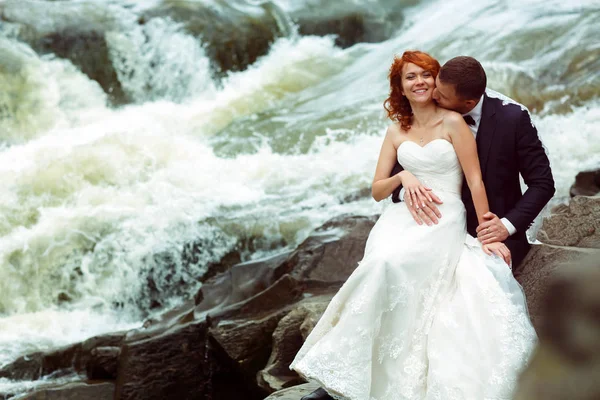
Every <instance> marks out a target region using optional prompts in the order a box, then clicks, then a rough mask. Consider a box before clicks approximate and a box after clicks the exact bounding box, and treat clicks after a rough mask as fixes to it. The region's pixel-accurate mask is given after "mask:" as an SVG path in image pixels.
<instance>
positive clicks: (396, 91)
mask: <svg viewBox="0 0 600 400" xmlns="http://www.w3.org/2000/svg"><path fill="white" fill-rule="evenodd" d="M407 63H413V64H415V65H418V66H419V67H421V68H423V69H425V70H428V71H430V72H431V74H432V75H433V79H435V78H436V77H437V75H438V73H439V72H440V63H439V62H438V60H436V59H435V58H433V57H431V56H430V55H429V54H427V53H425V52H422V51H418V50H412V51H405V52H404V53H403V54H402V56H401V57H398V56H395V57H394V62H393V63H392V66H391V67H390V73H389V75H388V77H389V79H390V96H389V97H388V98H387V99H385V101H384V102H383V107H384V108H385V110H386V111H387V114H388V117H389V118H390V119H391V120H392V121H398V122H400V126H401V127H402V129H404V130H405V131H407V130H409V129H410V125H411V124H412V116H413V112H412V108H411V107H410V103H409V102H408V99H407V98H406V97H405V96H404V95H403V94H402V68H404V65H405V64H407Z"/></svg>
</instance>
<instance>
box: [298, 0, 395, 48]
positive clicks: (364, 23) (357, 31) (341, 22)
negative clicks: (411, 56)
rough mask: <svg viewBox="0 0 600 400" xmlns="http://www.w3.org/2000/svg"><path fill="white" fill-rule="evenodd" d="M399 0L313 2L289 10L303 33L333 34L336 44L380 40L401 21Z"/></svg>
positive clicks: (388, 34) (342, 44) (346, 44)
mask: <svg viewBox="0 0 600 400" xmlns="http://www.w3.org/2000/svg"><path fill="white" fill-rule="evenodd" d="M402 7H404V4H402V3H401V2H396V3H389V2H382V1H370V2H357V1H352V0H341V1H335V2H332V1H327V0H321V1H312V2H310V4H306V5H304V6H303V5H300V6H299V7H297V8H295V9H294V10H291V11H290V17H291V18H292V19H293V20H294V21H295V22H296V23H297V25H298V28H299V32H300V34H302V35H317V36H324V35H331V34H333V35H336V45H338V46H340V47H342V48H346V47H350V46H353V45H354V44H356V43H365V42H367V43H375V42H382V41H384V40H387V39H389V38H390V37H391V35H392V33H393V32H394V31H395V30H396V29H398V27H399V26H400V25H401V24H402V20H403V15H402Z"/></svg>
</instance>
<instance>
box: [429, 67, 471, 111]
mask: <svg viewBox="0 0 600 400" xmlns="http://www.w3.org/2000/svg"><path fill="white" fill-rule="evenodd" d="M433 99H434V100H435V102H436V103H438V105H439V106H440V107H443V108H447V109H448V110H453V111H456V112H459V113H461V114H466V113H468V112H469V111H471V109H472V108H473V107H471V106H470V103H471V102H469V101H466V100H464V99H462V98H460V97H459V96H458V95H457V94H456V88H455V86H454V85H453V84H450V83H444V82H442V81H441V80H440V76H439V75H438V76H437V77H436V78H435V89H434V90H433Z"/></svg>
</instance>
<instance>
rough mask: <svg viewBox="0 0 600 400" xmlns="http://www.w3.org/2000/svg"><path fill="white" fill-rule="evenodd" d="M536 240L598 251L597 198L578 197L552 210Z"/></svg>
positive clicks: (599, 204)
mask: <svg viewBox="0 0 600 400" xmlns="http://www.w3.org/2000/svg"><path fill="white" fill-rule="evenodd" d="M537 238H538V240H539V241H541V242H543V243H546V244H551V245H557V246H571V247H573V246H574V247H586V248H600V196H596V197H585V196H577V197H574V198H573V199H571V202H570V203H569V205H561V206H558V207H555V208H554V209H553V210H552V213H551V215H550V217H549V218H546V219H545V220H544V222H543V223H542V227H541V228H540V230H539V231H538V234H537Z"/></svg>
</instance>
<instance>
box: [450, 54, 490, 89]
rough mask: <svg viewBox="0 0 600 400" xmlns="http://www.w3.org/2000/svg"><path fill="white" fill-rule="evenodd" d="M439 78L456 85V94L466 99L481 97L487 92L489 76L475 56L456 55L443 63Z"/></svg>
mask: <svg viewBox="0 0 600 400" xmlns="http://www.w3.org/2000/svg"><path fill="white" fill-rule="evenodd" d="M439 78H440V80H441V81H442V82H444V83H449V84H452V85H454V89H455V90H456V95H457V96H459V97H461V98H462V99H464V100H474V99H479V98H480V97H481V96H482V95H483V93H484V92H485V86H486V85H487V77H486V75H485V71H484V69H483V67H482V66H481V64H480V63H479V61H477V60H476V59H474V58H473V57H468V56H458V57H454V58H452V59H450V60H448V61H447V62H446V64H444V65H442V68H441V69H440V74H439Z"/></svg>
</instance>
